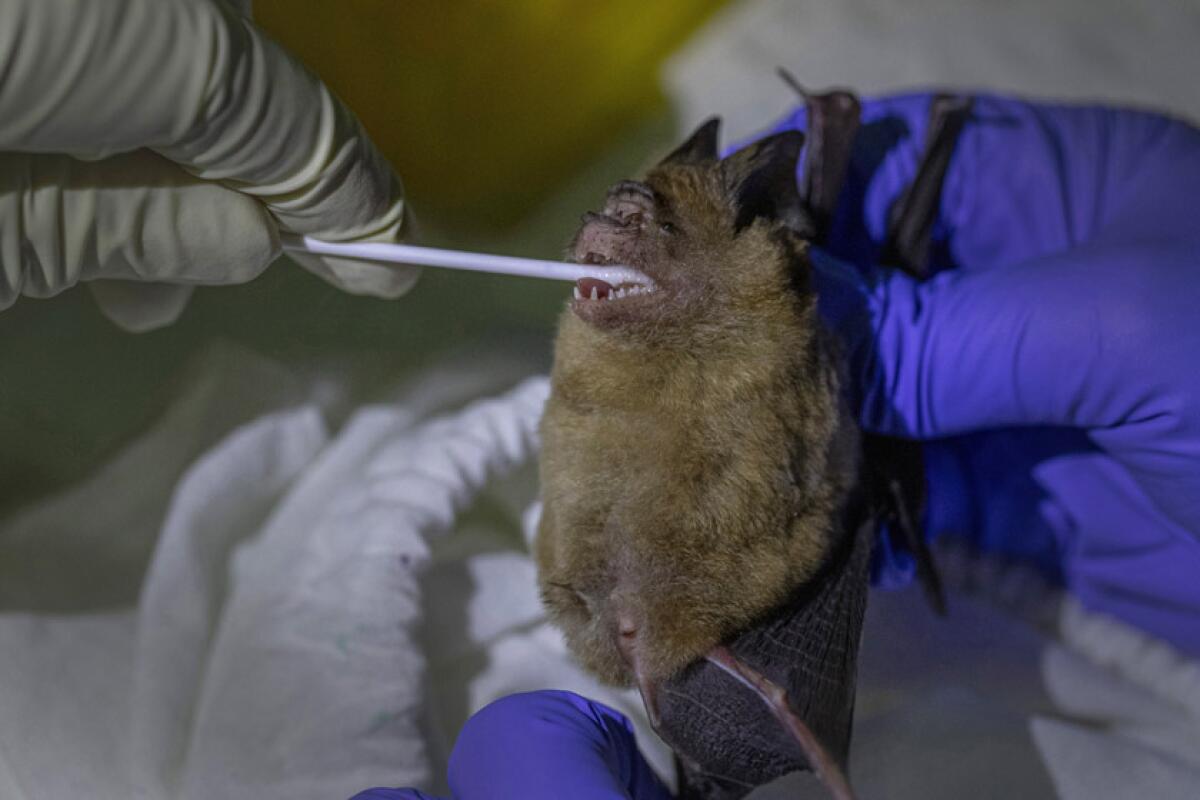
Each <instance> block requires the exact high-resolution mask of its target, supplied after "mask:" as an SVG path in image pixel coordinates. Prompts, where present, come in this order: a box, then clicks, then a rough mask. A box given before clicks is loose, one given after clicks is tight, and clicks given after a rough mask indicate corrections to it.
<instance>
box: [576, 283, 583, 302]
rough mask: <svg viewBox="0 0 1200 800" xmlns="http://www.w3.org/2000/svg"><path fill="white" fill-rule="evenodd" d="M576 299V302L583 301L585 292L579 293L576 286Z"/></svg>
mask: <svg viewBox="0 0 1200 800" xmlns="http://www.w3.org/2000/svg"><path fill="white" fill-rule="evenodd" d="M575 299H576V300H582V299H583V292H581V291H579V287H578V286H576V287H575Z"/></svg>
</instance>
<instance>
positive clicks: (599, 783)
mask: <svg viewBox="0 0 1200 800" xmlns="http://www.w3.org/2000/svg"><path fill="white" fill-rule="evenodd" d="M448 777H449V782H450V791H451V792H452V793H453V794H454V797H455V800H518V798H519V800H559V798H565V797H569V798H572V800H618V799H619V798H620V799H622V800H630V798H632V800H670V797H671V794H670V792H668V791H667V789H666V788H665V787H664V786H663V785H662V783H660V782H659V780H658V778H657V777H656V776H655V775H654V773H653V772H651V770H650V767H649V766H647V764H646V762H645V760H644V759H643V758H642V756H641V754H640V753H639V752H638V749H637V743H636V741H635V740H634V737H633V726H631V725H630V724H629V720H628V719H626V718H625V717H624V716H623V715H621V714H620V713H618V712H616V711H614V710H613V709H611V708H609V707H608V706H605V705H602V704H600V703H597V702H595V701H593V700H588V699H587V698H585V697H580V696H579V695H576V694H571V693H570V692H557V691H542V692H530V693H528V694H515V695H509V696H508V697H504V698H501V699H500V700H497V701H496V702H494V703H492V704H491V705H489V706H487V707H485V708H484V709H482V710H481V711H479V712H478V713H476V714H475V715H474V716H473V717H471V718H470V719H469V720H467V724H466V725H464V726H463V729H462V732H461V733H459V735H458V741H457V742H455V744H454V751H453V753H451V755H450V766H449V776H448ZM352 800H437V798H431V797H429V795H426V794H423V793H421V792H419V791H417V790H415V789H369V790H367V791H365V792H360V793H359V794H357V795H355V796H354V798H352Z"/></svg>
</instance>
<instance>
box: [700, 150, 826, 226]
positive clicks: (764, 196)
mask: <svg viewBox="0 0 1200 800" xmlns="http://www.w3.org/2000/svg"><path fill="white" fill-rule="evenodd" d="M803 147H804V134H803V133H801V132H800V131H784V132H782V133H777V134H774V135H773V136H768V137H766V138H765V139H759V140H758V141H757V142H754V143H752V144H748V145H746V146H745V147H743V148H742V149H741V150H738V151H737V152H736V153H734V154H732V155H730V156H729V157H728V158H726V159H725V160H724V161H722V162H721V171H722V177H723V178H724V180H725V188H726V189H727V190H728V192H729V194H730V196H731V197H732V198H733V204H734V207H735V208H736V209H737V218H736V220H735V222H734V229H735V231H738V232H740V231H741V230H742V229H743V228H745V227H747V226H748V225H750V224H751V223H752V222H754V220H756V219H758V218H759V217H765V218H767V219H777V220H779V221H780V222H782V223H783V224H784V225H786V226H788V227H789V228H792V229H793V230H797V231H804V230H806V229H807V227H808V215H807V213H806V212H805V208H804V203H803V201H801V199H800V190H799V189H798V188H797V183H796V162H797V161H799V159H800V150H801V148H803Z"/></svg>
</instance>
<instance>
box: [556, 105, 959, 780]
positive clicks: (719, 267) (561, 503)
mask: <svg viewBox="0 0 1200 800" xmlns="http://www.w3.org/2000/svg"><path fill="white" fill-rule="evenodd" d="M802 93H803V91H802ZM803 94H804V98H805V103H806V105H807V107H808V113H809V125H808V127H809V140H808V149H807V157H806V159H805V162H804V169H803V174H802V176H801V178H800V180H799V182H797V178H796V171H797V163H798V160H799V158H800V155H801V149H802V147H803V146H804V144H805V136H804V135H803V134H802V133H800V132H798V131H787V132H783V133H777V134H775V135H772V136H769V137H767V138H764V139H761V140H759V141H757V142H754V143H752V144H750V145H747V146H746V147H744V148H742V149H740V150H738V151H737V152H735V153H733V154H731V155H729V156H728V157H726V158H725V159H719V158H718V157H717V141H718V125H719V122H718V121H717V120H716V119H713V120H709V121H708V122H706V123H705V124H703V125H702V126H700V128H699V129H698V130H697V131H696V132H695V133H694V134H693V135H692V136H691V137H689V138H688V139H687V140H686V141H685V142H684V143H683V144H681V145H680V146H679V147H678V148H676V149H675V150H674V151H673V152H672V153H671V154H669V155H668V156H667V157H666V158H664V159H663V160H662V161H661V162H660V163H658V164H657V165H656V166H655V167H653V168H651V169H650V170H649V171H648V172H647V174H646V175H645V176H644V177H643V178H642V179H641V180H636V181H635V180H625V181H621V182H618V183H617V184H616V185H615V186H614V187H613V188H612V189H611V190H610V191H609V192H608V195H607V197H606V200H605V203H604V207H603V209H602V210H601V211H600V212H590V213H588V214H585V215H584V217H583V220H582V225H581V227H580V228H579V230H578V232H577V233H576V235H575V237H574V239H573V241H572V243H571V245H570V246H569V248H568V258H570V259H573V260H576V261H579V262H582V263H587V264H597V265H603V264H624V265H628V266H631V267H633V268H634V269H636V270H638V271H640V272H641V273H643V274H644V275H646V276H648V279H649V282H647V283H628V284H626V283H622V284H617V285H613V284H609V283H607V282H604V281H599V280H596V279H593V278H583V279H580V281H579V282H578V284H577V286H576V292H575V298H574V299H573V300H572V301H570V302H569V304H568V307H567V308H566V309H565V310H564V312H563V315H562V317H561V319H560V322H559V330H558V337H557V339H556V342H555V357H554V368H553V373H552V379H551V394H550V398H549V400H548V402H547V405H546V410H545V414H544V416H543V419H542V423H541V438H542V458H541V463H540V477H541V486H542V498H543V512H542V518H541V522H540V524H539V531H538V536H537V540H536V544H535V557H536V560H537V565H538V582H539V589H540V592H541V596H542V600H543V602H544V604H545V606H546V609H547V612H548V615H549V617H550V619H551V620H552V621H553V622H554V623H555V624H556V625H557V626H558V627H560V628H561V629H562V631H563V633H564V636H565V639H566V642H567V645H568V647H569V648H570V650H571V652H572V653H573V655H574V656H575V657H576V658H577V659H578V660H579V662H580V663H581V664H582V665H583V666H584V667H585V668H586V669H588V670H589V671H591V672H592V673H594V674H595V675H596V676H598V677H599V678H600V679H601V680H603V681H606V682H609V683H612V684H615V685H624V686H636V687H637V688H638V689H639V691H640V692H641V695H642V699H643V702H644V704H645V706H646V710H647V713H648V715H649V718H650V720H651V724H652V725H653V726H654V728H655V730H656V731H657V732H658V733H659V735H660V736H661V737H662V738H663V739H664V740H665V741H666V742H667V743H668V744H670V745H671V746H672V748H673V749H674V751H675V752H676V754H677V760H678V764H679V771H680V784H681V788H680V796H681V797H687V798H706V799H707V800H732V799H733V798H738V797H741V796H743V795H744V794H746V793H747V792H749V791H750V790H751V789H752V788H753V787H755V786H757V785H760V784H762V783H765V782H767V781H769V780H772V779H774V778H775V777H778V776H780V775H783V774H786V773H787V772H791V771H794V770H797V769H811V770H813V771H814V772H815V773H816V774H817V776H818V778H820V779H821V781H822V782H823V783H824V784H825V786H826V787H827V788H828V790H829V792H830V793H831V795H832V796H834V797H836V798H850V797H852V796H853V793H852V790H851V788H850V786H849V783H848V781H847V779H846V777H845V765H846V762H847V757H848V750H849V741H850V733H851V719H852V715H853V708H854V695H855V676H856V660H857V654H858V646H859V641H860V637H861V630H862V622H863V615H864V613H865V609H866V598H867V588H868V562H869V556H870V551H871V547H872V543H873V541H874V537H875V534H876V531H877V528H878V526H879V525H880V524H881V522H886V523H888V524H889V525H890V526H891V527H892V528H893V529H894V530H896V532H897V533H898V534H899V535H901V537H902V538H904V539H906V540H907V541H908V542H909V543H910V545H911V546H912V549H913V552H914V553H915V554H916V556H917V560H918V564H919V568H918V573H919V575H920V576H921V578H922V580H923V582H924V583H925V585H926V586H927V588H928V591H929V594H930V597H931V599H932V600H933V601H934V604H935V606H937V607H940V605H941V604H942V599H941V591H940V586H938V584H937V582H936V572H935V571H934V570H933V569H932V562H931V560H930V559H929V554H928V550H927V549H926V548H925V545H924V542H923V539H922V538H921V537H920V535H919V531H918V525H919V520H920V513H921V504H922V502H923V492H924V486H923V483H922V480H923V477H922V476H923V471H922V469H921V462H920V451H919V449H917V448H916V447H915V445H912V444H911V443H908V442H904V441H901V440H894V439H884V438H882V437H873V436H864V435H863V434H862V433H861V432H860V431H859V430H858V427H857V425H856V423H855V421H854V419H853V417H852V415H851V410H850V409H849V408H848V407H847V405H846V401H845V399H844V397H843V391H842V387H843V384H844V381H845V378H844V375H843V372H844V365H843V363H842V356H841V354H840V353H839V351H838V347H837V343H836V341H835V340H834V338H833V337H832V335H831V334H830V333H829V332H828V331H826V330H825V328H824V327H823V326H822V323H821V321H820V319H819V318H818V316H817V310H816V293H815V290H814V288H813V284H812V281H811V266H810V264H809V261H808V248H809V246H810V244H812V243H814V242H816V243H820V242H821V241H822V240H823V238H824V237H825V236H827V233H828V228H829V225H830V220H831V219H832V217H833V214H834V211H835V208H836V201H837V197H838V191H839V189H840V186H841V182H842V180H843V176H844V175H845V174H846V169H847V165H848V163H849V161H850V158H851V146H852V144H853V138H854V135H855V132H856V130H857V129H858V126H859V116H860V106H859V103H858V100H857V98H855V97H854V96H853V95H852V94H850V93H849V92H840V91H839V92H828V93H825V94H818V95H811V94H808V93H803ZM934 105H935V107H934V111H933V114H934V115H935V117H936V118H935V119H931V123H936V128H935V126H934V125H933V124H931V131H933V132H934V133H933V134H931V138H930V141H929V143H928V146H927V152H926V156H925V158H924V159H923V162H922V169H921V170H919V171H918V178H917V180H916V181H915V182H914V185H913V187H912V188H911V189H910V191H909V192H907V193H906V195H905V197H904V198H903V199H902V202H901V203H900V204H899V210H898V211H896V212H895V214H894V215H893V219H892V224H891V226H890V231H889V237H888V247H887V248H885V249H886V252H888V253H890V254H896V255H897V261H896V263H897V266H900V267H901V268H906V269H910V270H913V271H914V272H916V271H917V270H918V269H919V267H914V266H913V264H914V263H917V262H916V261H913V260H919V259H921V258H923V256H924V253H925V250H926V249H927V247H928V234H927V232H926V231H925V230H924V228H923V224H924V227H925V228H927V227H928V225H929V224H930V222H931V221H932V219H933V214H932V211H931V209H930V207H929V206H930V204H931V203H932V204H934V209H933V210H936V203H937V201H938V189H939V188H940V182H941V177H942V174H943V173H944V170H945V163H946V162H948V153H946V152H945V151H946V150H947V149H948V148H952V147H953V144H954V140H955V138H956V136H957V131H958V129H961V117H962V116H963V115H965V114H966V113H968V111H969V105H968V104H965V103H961V102H958V103H935V104H934ZM937 115H940V116H937ZM927 165H929V166H928V167H927ZM926 167H927V168H926ZM923 220H927V222H924V223H923ZM905 259H910V260H909V261H906V260H905Z"/></svg>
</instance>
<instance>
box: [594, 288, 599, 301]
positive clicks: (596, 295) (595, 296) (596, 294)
mask: <svg viewBox="0 0 1200 800" xmlns="http://www.w3.org/2000/svg"><path fill="white" fill-rule="evenodd" d="M592 299H593V300H598V299H600V295H599V293H598V292H597V291H596V287H595V286H593V287H592Z"/></svg>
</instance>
